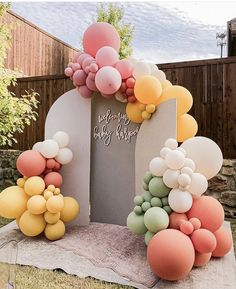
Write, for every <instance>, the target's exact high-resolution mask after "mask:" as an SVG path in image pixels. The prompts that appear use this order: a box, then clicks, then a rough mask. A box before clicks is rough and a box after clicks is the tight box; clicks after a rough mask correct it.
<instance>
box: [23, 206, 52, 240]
mask: <svg viewBox="0 0 236 289" xmlns="http://www.w3.org/2000/svg"><path fill="white" fill-rule="evenodd" d="M45 226H46V222H45V220H44V217H43V215H33V214H31V213H30V212H29V211H25V212H24V214H23V215H22V216H21V218H20V221H19V227H20V230H21V232H22V233H23V234H24V235H26V236H28V237H35V236H37V235H39V234H41V233H42V232H43V231H44V229H45Z"/></svg>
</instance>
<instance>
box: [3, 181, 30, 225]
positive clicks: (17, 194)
mask: <svg viewBox="0 0 236 289" xmlns="http://www.w3.org/2000/svg"><path fill="white" fill-rule="evenodd" d="M28 199H29V197H28V196H27V195H26V193H25V191H24V190H23V189H22V188H20V187H18V186H12V187H8V188H6V189H5V190H3V191H2V192H1V193H0V216H2V217H4V218H8V219H16V218H19V217H20V216H21V215H22V214H23V213H24V211H25V210H26V209H27V201H28Z"/></svg>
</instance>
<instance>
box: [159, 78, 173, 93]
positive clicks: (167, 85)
mask: <svg viewBox="0 0 236 289" xmlns="http://www.w3.org/2000/svg"><path fill="white" fill-rule="evenodd" d="M161 85H162V89H163V90H164V89H166V88H168V87H170V86H172V83H171V82H170V81H169V80H167V79H166V80H164V81H163V82H162V83H161Z"/></svg>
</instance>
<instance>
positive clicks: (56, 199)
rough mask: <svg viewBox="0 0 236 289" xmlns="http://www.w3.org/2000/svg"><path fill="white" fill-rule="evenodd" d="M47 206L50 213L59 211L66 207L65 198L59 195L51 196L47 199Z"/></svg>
mask: <svg viewBox="0 0 236 289" xmlns="http://www.w3.org/2000/svg"><path fill="white" fill-rule="evenodd" d="M46 207H47V210H48V211H49V212H50V213H53V214H55V213H58V212H60V211H61V210H62V209H63V207H64V200H63V198H62V197H60V196H59V195H58V196H52V197H51V198H49V199H48V200H47V203H46Z"/></svg>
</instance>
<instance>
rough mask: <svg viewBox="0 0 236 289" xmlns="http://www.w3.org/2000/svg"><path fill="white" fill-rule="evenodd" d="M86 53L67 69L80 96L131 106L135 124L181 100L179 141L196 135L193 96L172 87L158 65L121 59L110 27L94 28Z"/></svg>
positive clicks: (88, 34) (85, 42) (130, 115)
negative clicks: (96, 96)
mask: <svg viewBox="0 0 236 289" xmlns="http://www.w3.org/2000/svg"><path fill="white" fill-rule="evenodd" d="M83 48H84V52H78V53H76V55H75V57H74V62H70V63H69V64H68V67H67V68H66V69H65V75H66V76H68V77H70V78H71V80H72V81H73V84H74V86H75V87H76V89H78V91H79V93H80V95H81V96H82V97H85V98H91V97H92V96H93V95H94V93H95V92H100V94H101V95H102V96H103V97H105V98H107V99H111V98H115V99H116V100H118V101H120V102H123V103H127V104H126V114H127V116H128V118H129V119H130V120H131V121H132V122H135V123H142V122H143V121H144V120H148V119H150V118H151V116H152V114H153V113H155V111H156V110H157V106H158V105H159V104H160V103H162V102H165V101H167V100H169V99H176V100H177V140H178V141H179V142H182V141H184V140H186V139H188V138H190V137H193V136H195V135H196V133H197V130H198V125H197V122H196V120H195V119H194V118H193V117H192V116H191V115H189V114H188V111H189V110H190V109H191V107H192V104H193V98H192V95H191V93H190V92H189V91H188V90H187V89H186V88H184V87H182V86H178V85H172V84H171V82H170V81H168V80H166V75H165V73H164V72H163V71H161V70H159V69H158V67H157V66H156V65H155V64H154V63H146V62H143V61H138V60H136V59H134V58H128V59H121V60H120V59H119V54H118V51H119V48H120V37H119V34H118V32H117V31H116V30H115V28H114V27H113V26H112V25H111V24H108V23H105V22H98V23H94V24H92V25H90V26H89V27H88V28H87V30H86V31H85V32H84V35H83Z"/></svg>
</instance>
